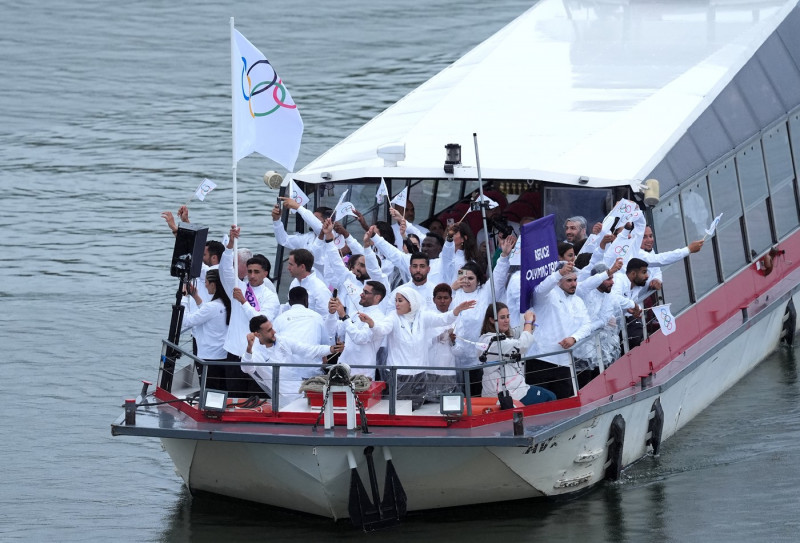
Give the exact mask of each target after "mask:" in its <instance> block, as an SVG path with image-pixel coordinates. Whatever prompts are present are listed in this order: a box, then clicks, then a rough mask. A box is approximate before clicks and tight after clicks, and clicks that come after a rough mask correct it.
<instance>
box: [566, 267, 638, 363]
mask: <svg viewBox="0 0 800 543" xmlns="http://www.w3.org/2000/svg"><path fill="white" fill-rule="evenodd" d="M621 269H622V259H621V258H618V259H616V261H614V265H613V266H612V267H611V268H608V267H607V266H606V265H605V264H603V263H600V264H597V265H596V266H595V267H594V268H592V270H591V272H590V273H591V275H590V277H587V278H586V279H584V280H581V281H579V282H578V290H577V294H578V296H580V297H581V299H582V300H583V302H584V304H585V305H586V311H587V312H588V313H589V319H590V320H591V322H592V332H594V333H595V335H596V338H594V340H592V341H590V342H587V343H585V344H584V345H582V346H581V347H580V348H579V349H576V353H577V354H576V356H577V357H578V358H579V359H583V360H587V361H588V362H589V369H590V370H592V371H593V372H595V375H596V374H597V373H598V371H597V370H598V368H599V365H598V354H597V345H598V343H597V342H598V341H599V345H600V348H601V357H602V360H603V365H604V366H605V367H608V366H609V365H611V363H612V362H614V361H615V360H616V359H617V358H619V355H620V344H619V322H620V321H621V319H620V317H622V316H623V315H628V314H630V315H635V316H636V317H638V316H640V315H641V308H640V307H639V306H638V305H637V304H636V302H635V301H633V300H631V299H629V298H625V297H623V296H620V295H619V294H617V293H612V292H611V289H612V287H613V286H614V275H615V274H616V273H617V272H618V271H619V270H621Z"/></svg>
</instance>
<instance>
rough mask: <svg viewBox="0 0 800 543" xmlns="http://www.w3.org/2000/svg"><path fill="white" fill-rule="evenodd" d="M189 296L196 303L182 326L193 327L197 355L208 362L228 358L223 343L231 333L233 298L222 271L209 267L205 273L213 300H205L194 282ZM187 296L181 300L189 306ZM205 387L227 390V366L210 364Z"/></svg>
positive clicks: (206, 288)
mask: <svg viewBox="0 0 800 543" xmlns="http://www.w3.org/2000/svg"><path fill="white" fill-rule="evenodd" d="M188 290H189V296H191V297H192V298H193V299H194V301H195V304H193V306H189V307H188V311H187V313H186V314H185V315H184V317H183V327H184V328H185V329H186V328H191V329H192V336H194V339H195V342H196V343H197V356H198V357H199V358H202V359H203V360H205V361H206V362H217V361H225V360H227V357H228V353H227V351H225V347H224V346H223V344H224V343H225V337H226V336H227V334H228V323H229V322H230V320H231V300H230V298H228V294H227V293H226V292H225V289H224V288H223V287H222V282H221V281H220V279H219V271H218V270H216V269H214V270H208V271H207V272H206V274H205V280H204V289H203V290H204V292H207V293H208V294H209V295H210V297H211V299H210V300H207V301H203V299H202V297H201V295H200V292H199V291H200V289H199V288H195V287H194V286H193V285H191V284H190V285H188ZM187 302H188V301H187V299H186V297H184V298H183V300H182V301H181V303H182V304H184V305H187V306H188V303H187ZM195 367H196V368H197V373H198V376H201V377H202V366H201V365H200V364H198V363H195ZM206 377H207V380H206V387H208V388H213V389H216V390H227V388H226V383H225V366H215V365H213V364H209V365H208V372H207V375H206Z"/></svg>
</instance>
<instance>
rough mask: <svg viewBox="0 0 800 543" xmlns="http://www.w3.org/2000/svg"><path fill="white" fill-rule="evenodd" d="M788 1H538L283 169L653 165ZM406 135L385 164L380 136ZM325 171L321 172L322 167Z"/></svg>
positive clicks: (510, 171) (614, 179) (375, 171)
mask: <svg viewBox="0 0 800 543" xmlns="http://www.w3.org/2000/svg"><path fill="white" fill-rule="evenodd" d="M796 3H797V0H785V1H776V0H761V1H758V0H711V1H700V0H684V1H674V0H673V1H668V0H665V1H662V2H657V1H653V0H649V1H644V2H640V1H636V0H627V1H625V0H616V1H614V0H605V1H601V0H597V1H594V2H588V1H575V0H542V1H541V2H539V3H538V4H536V5H535V6H534V7H533V8H531V9H530V10H528V11H527V12H526V13H524V14H523V15H522V16H520V17H519V18H517V19H516V20H515V21H513V22H512V23H511V24H509V25H508V26H506V27H505V28H503V29H502V30H500V31H499V32H498V33H496V34H495V35H494V36H492V37H491V38H489V39H488V40H486V41H485V42H483V43H482V44H480V45H479V46H477V47H476V48H475V49H473V50H472V51H470V52H469V53H468V54H466V55H465V56H464V57H462V58H461V59H459V60H458V61H457V62H455V63H454V64H453V65H451V66H449V67H448V68H446V69H445V70H443V71H442V72H440V73H439V74H437V75H436V76H435V77H433V78H432V79H430V80H429V81H427V82H426V83H424V84H423V85H421V86H420V87H418V88H417V89H416V90H414V91H412V92H411V93H410V94H408V95H407V96H406V97H404V98H403V99H402V100H400V101H399V102H398V103H396V104H394V105H393V106H391V107H389V108H388V109H387V110H386V111H384V112H383V113H382V114H380V115H378V116H377V117H375V118H374V119H373V120H372V121H370V122H369V123H367V124H366V125H365V126H363V127H362V128H361V129H359V130H357V131H356V132H354V133H353V134H352V135H350V136H349V137H348V138H346V139H345V140H343V141H342V142H340V143H339V144H338V145H336V146H334V147H333V148H332V149H330V150H329V151H328V152H326V153H325V154H323V155H322V156H320V157H319V158H317V159H316V160H314V161H313V162H311V163H310V164H309V165H308V166H306V167H305V168H303V169H302V170H301V171H299V172H297V173H295V174H293V176H294V178H295V179H297V180H301V181H306V182H311V183H319V182H324V181H326V180H332V181H343V180H347V179H356V178H361V177H390V178H446V177H450V176H448V175H446V174H445V173H444V170H443V165H444V160H445V149H444V145H445V144H447V143H459V144H461V146H462V162H463V166H462V167H456V168H455V175H454V176H455V177H456V178H467V179H470V178H472V179H474V178H477V171H476V168H475V167H474V166H475V153H474V147H473V133H477V136H478V144H479V151H480V163H481V164H480V165H481V173H482V176H483V178H486V179H539V180H546V181H554V182H560V183H576V182H577V180H578V178H579V177H581V176H585V177H588V178H589V186H595V187H598V186H611V185H620V184H629V183H634V182H635V181H637V180H641V179H642V178H643V177H644V176H646V175H647V174H648V173H649V172H651V171H652V170H653V168H654V167H655V165H656V164H658V162H659V161H660V160H661V159H662V158H663V157H664V156H665V154H666V153H667V152H668V151H669V149H670V148H671V147H672V146H673V145H674V144H675V142H676V141H677V140H678V139H679V138H680V137H681V135H682V134H683V133H684V132H686V130H687V128H688V127H689V126H690V125H691V123H692V122H693V121H694V120H695V119H696V118H697V117H698V116H699V115H700V114H701V113H702V111H703V110H704V109H705V108H707V107H708V106H709V104H710V103H711V102H712V101H713V100H714V98H715V97H716V96H717V94H718V93H719V92H720V91H721V90H722V89H723V88H724V87H725V85H726V84H727V83H728V82H730V81H731V79H732V78H733V76H734V75H735V74H736V73H737V71H738V70H739V69H740V68H741V67H742V66H743V65H744V64H745V63H746V62H747V60H748V59H749V58H750V57H751V56H752V55H753V54H754V52H755V51H756V50H757V49H758V47H759V46H760V45H761V44H762V43H763V42H764V40H765V39H766V38H767V37H769V36H770V35H771V34H772V33H773V32H774V31H775V29H776V28H777V26H778V25H779V24H780V22H781V21H783V19H784V18H785V17H786V15H787V14H788V13H789V12H790V11H791V9H792V8H793V7H794V6H795V4H796ZM389 143H404V144H405V159H404V160H402V161H400V162H399V163H398V165H397V166H391V165H384V160H383V159H381V158H379V157H378V156H377V154H376V149H377V148H378V147H379V146H382V145H385V144H389ZM323 175H324V176H325V178H323Z"/></svg>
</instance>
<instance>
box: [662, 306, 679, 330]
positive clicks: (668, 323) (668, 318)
mask: <svg viewBox="0 0 800 543" xmlns="http://www.w3.org/2000/svg"><path fill="white" fill-rule="evenodd" d="M660 311H661V321H662V322H663V323H664V328H666V329H667V330H672V329H673V328H674V327H675V324H674V323H673V322H672V315H670V313H669V310H668V309H667V308H665V307H662V308H661V309H660Z"/></svg>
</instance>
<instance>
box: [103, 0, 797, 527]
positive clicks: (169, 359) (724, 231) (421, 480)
mask: <svg viewBox="0 0 800 543" xmlns="http://www.w3.org/2000/svg"><path fill="white" fill-rule="evenodd" d="M796 4H797V3H796V2H795V1H788V2H780V1H762V2H758V1H751V2H741V1H736V2H725V1H717V2H708V3H702V4H700V5H698V4H697V3H693V2H659V3H653V2H641V3H640V2H602V3H586V2H577V1H576V2H572V1H554V0H553V1H551V0H543V1H542V2H539V3H538V4H536V5H535V6H534V7H533V8H531V9H530V10H529V11H528V12H526V13H525V14H523V15H522V16H521V17H519V18H518V19H516V20H515V21H514V22H512V23H511V24H509V25H508V26H507V27H505V28H504V29H502V30H501V31H500V32H498V33H497V34H495V35H494V36H493V37H491V38H489V39H488V40H486V41H485V42H484V43H482V44H481V45H479V46H478V47H476V48H475V49H473V50H472V51H470V52H469V53H468V54H466V55H465V56H464V57H463V58H461V59H460V60H459V61H457V62H456V63H454V64H453V65H452V66H450V67H448V68H447V69H445V70H443V71H442V72H441V73H440V74H438V75H437V76H435V77H433V78H432V79H431V80H429V81H428V82H426V83H424V84H423V85H421V86H420V87H419V88H418V89H416V90H415V91H413V92H411V93H410V94H409V95H408V96H406V97H405V98H403V99H402V100H400V101H399V102H398V103H396V104H395V105H393V106H392V107H390V108H389V109H387V110H386V111H385V112H383V113H382V114H380V115H379V116H377V117H376V118H375V119H373V120H372V121H370V122H369V123H367V124H366V125H365V126H364V127H363V128H361V129H360V130H358V131H356V132H355V133H354V134H352V135H351V136H349V137H348V138H346V139H345V140H343V141H342V142H341V143H339V144H338V145H336V146H335V147H333V148H332V149H331V150H329V151H328V152H327V153H325V154H323V155H322V156H320V157H319V158H318V159H316V160H314V161H313V162H312V163H311V164H309V165H308V166H306V167H305V168H303V169H301V170H300V171H299V172H296V173H293V174H290V177H291V179H290V180H289V179H287V181H286V182H284V187H283V188H282V192H283V194H287V193H288V191H289V190H290V187H293V186H295V185H296V186H298V187H299V188H300V189H301V190H302V191H303V192H304V193H306V194H309V195H311V200H312V204H313V206H314V207H318V206H321V205H327V206H330V207H335V205H336V204H337V202H339V201H340V196H341V195H342V194H343V193H344V192H345V191H348V198H349V201H350V202H351V203H352V204H353V205H354V206H355V208H356V209H358V210H360V211H361V212H362V213H363V214H364V215H365V216H366V217H370V218H372V219H373V220H376V219H389V217H388V211H387V206H386V205H385V204H376V203H375V200H374V199H373V198H374V196H375V193H376V190H377V189H378V188H379V187H380V186H381V182H382V181H383V182H385V183H386V186H387V189H388V192H389V193H390V195H396V194H398V193H400V192H401V191H402V190H404V189H405V191H406V192H405V194H406V198H407V200H409V201H411V202H413V203H414V206H415V209H416V215H417V217H418V218H421V219H422V220H420V221H419V222H420V223H421V224H422V225H423V226H429V227H432V226H433V224H434V223H435V222H436V221H437V220H439V221H441V223H446V221H447V218H453V219H454V220H456V221H458V219H459V218H461V217H464V218H465V219H464V220H465V222H472V224H473V226H474V229H475V230H478V229H480V228H481V227H482V224H481V222H480V221H479V220H476V219H475V218H477V217H480V215H481V211H473V212H472V213H469V209H470V205H471V203H470V202H472V201H474V197H473V196H472V194H473V193H475V192H476V191H478V192H481V193H482V192H483V191H484V190H485V191H486V192H487V193H488V192H489V191H491V194H495V195H499V196H502V199H503V200H505V202H504V203H503V204H502V205H500V206H499V207H500V209H501V210H502V212H503V215H502V216H503V218H505V219H506V221H507V223H508V222H510V223H511V224H512V228H516V226H514V223H519V222H522V219H524V218H525V217H526V216H531V217H536V218H538V217H545V216H548V215H554V216H555V224H556V227H557V228H560V227H561V225H562V224H564V222H565V221H566V219H568V218H571V217H574V216H576V215H582V216H585V217H587V218H589V219H591V221H595V220H596V221H601V220H602V219H603V218H604V217H606V216H608V215H609V213H610V212H612V210H614V209H616V208H615V204H616V203H617V202H619V201H620V200H621V199H624V200H625V201H626V202H630V203H631V204H632V205H638V208H639V210H640V211H641V213H642V214H643V216H644V218H645V219H646V222H647V224H649V225H650V227H651V229H652V232H653V234H654V236H655V240H656V243H657V250H660V251H662V252H666V251H668V250H671V249H676V248H680V247H684V246H686V245H687V244H689V243H691V242H692V241H694V240H697V239H700V238H707V239H706V241H705V246H704V248H703V250H701V251H699V252H697V253H693V254H691V255H690V256H689V257H688V258H685V259H681V260H679V261H677V262H674V263H672V264H669V265H665V266H663V267H662V270H661V271H662V273H663V287H662V288H661V289H660V290H659V293H658V294H657V296H658V298H659V299H658V301H657V304H658V305H661V306H663V305H665V304H670V309H671V314H672V315H674V316H675V320H674V325H673V328H672V329H670V330H669V332H670V333H669V334H665V332H667V331H668V330H666V329H664V326H662V327H661V328H662V329H661V330H658V331H655V332H652V331H651V332H652V333H650V334H648V335H647V337H646V338H645V339H644V340H643V341H642V342H641V344H640V345H639V346H636V347H632V346H631V345H628V348H627V349H623V350H624V354H621V356H620V357H619V358H618V359H617V360H616V361H614V362H613V363H612V364H610V365H607V367H606V365H604V364H601V369H602V371H601V372H599V375H598V376H597V377H595V378H594V379H592V380H591V381H590V382H588V383H582V382H579V380H578V378H577V374H578V370H579V369H580V368H579V367H576V363H575V360H576V359H578V358H580V357H579V356H577V354H576V353H578V352H579V351H578V349H580V348H581V345H576V346H575V347H572V348H570V349H567V350H565V351H564V352H563V353H561V355H562V356H566V357H567V358H568V359H569V363H568V365H566V366H563V367H562V370H563V371H560V373H558V372H557V373H558V375H557V376H556V377H557V378H558V379H562V380H563V381H564V384H565V386H567V387H568V389H569V391H570V392H569V394H560V395H559V398H558V399H557V400H555V401H551V402H546V403H539V404H535V405H527V406H519V405H517V406H515V407H514V408H512V409H501V408H500V406H498V405H497V401H496V397H494V398H478V397H473V396H472V395H471V393H470V387H469V386H467V387H465V390H464V394H463V395H461V396H460V395H458V394H445V395H443V396H442V398H441V401H440V403H430V402H429V403H424V404H422V405H421V406H420V407H418V408H415V406H414V405H413V404H412V402H411V401H409V400H406V399H403V398H400V397H398V395H397V386H396V379H397V373H396V372H397V369H398V368H397V367H390V368H388V372H387V374H386V375H385V377H386V378H385V381H380V382H374V383H373V384H372V385H371V386H370V388H368V389H366V390H364V391H361V392H358V393H356V394H353V393H352V392H351V391H352V388H351V384H350V383H349V382H348V379H347V377H346V376H342V378H341V381H339V383H338V384H337V382H336V381H334V380H332V382H331V383H329V384H330V386H331V387H339V388H332V389H331V390H328V392H330V395H329V396H327V398H326V393H325V392H322V393H316V394H315V393H308V394H307V397H302V398H299V399H297V400H294V401H292V402H289V403H286V404H283V403H281V401H280V398H279V397H278V396H279V395H278V394H275V395H273V398H272V399H271V400H270V401H269V402H266V403H262V404H260V405H249V404H245V405H243V404H242V402H236V401H235V400H232V399H231V398H228V397H227V395H226V394H225V392H224V391H217V390H214V389H209V387H208V386H206V380H207V377H208V375H207V369H205V370H204V372H203V373H202V374H201V378H200V379H198V375H197V373H196V371H195V367H194V366H195V364H194V363H195V362H197V363H198V364H200V365H201V367H203V368H207V367H208V366H209V365H208V364H207V363H206V361H204V360H202V359H197V358H195V357H193V355H192V354H191V353H190V352H187V351H186V350H185V349H183V348H181V346H180V344H178V343H172V342H165V346H164V350H163V353H162V359H161V360H162V361H161V367H160V370H159V379H158V382H157V386H156V387H155V390H154V391H152V392H150V391H149V390H147V387H145V389H143V391H142V393H141V395H140V396H139V397H138V398H137V399H136V400H135V401H133V402H131V403H130V404H129V405H128V412H127V413H126V414H125V415H123V416H121V417H120V418H119V419H118V420H117V421H115V423H114V424H113V425H112V433H114V434H115V435H140V436H151V437H158V438H160V439H161V440H162V442H163V444H164V446H165V448H166V450H167V451H168V453H169V454H170V456H171V458H172V459H173V462H174V463H175V466H176V469H177V471H178V473H179V474H180V476H181V477H182V478H183V480H184V481H185V483H186V484H187V486H188V487H189V488H190V489H191V490H192V491H207V492H213V493H217V494H222V495H226V496H232V497H236V498H241V499H247V500H252V501H255V502H260V503H266V504H270V505H274V506H278V507H284V508H289V509H293V510H298V511H304V512H308V513H312V514H316V515H321V516H327V517H331V518H334V519H338V518H346V517H350V518H351V519H353V522H354V523H356V524H357V525H359V526H363V527H365V528H372V527H376V526H379V525H382V524H386V523H390V522H393V521H395V520H397V519H399V518H401V517H402V515H403V514H404V513H405V511H406V510H424V509H434V508H441V507H451V506H458V505H466V504H474V503H486V502H493V501H502V500H513V499H523V498H532V497H542V496H560V495H566V494H570V493H574V492H581V491H584V490H586V489H587V488H590V487H591V486H592V485H595V484H597V483H599V482H601V481H603V480H605V479H610V480H613V479H616V478H618V477H619V476H620V472H621V470H622V468H623V467H624V466H627V465H629V464H631V463H633V462H635V461H636V460H638V459H639V458H641V457H642V456H644V455H646V454H649V453H657V452H658V450H659V448H660V447H661V444H662V443H663V441H664V440H665V439H667V438H668V437H670V436H671V435H673V434H674V433H675V432H676V431H677V430H678V429H679V428H681V427H682V426H683V425H684V424H686V423H687V422H688V421H690V420H691V419H692V418H693V417H694V416H695V415H697V414H698V413H699V412H700V411H702V410H703V409H704V408H705V407H706V406H707V405H709V404H710V403H711V402H712V401H713V400H714V399H715V398H717V397H718V396H719V395H720V394H722V393H723V392H724V391H726V390H727V389H728V388H730V387H731V386H732V385H733V384H734V383H736V382H737V381H738V380H739V379H741V378H742V377H743V376H744V375H746V374H747V373H748V372H749V371H750V370H751V369H752V368H753V367H754V366H755V365H756V364H758V362H759V361H761V360H762V359H763V358H764V357H765V356H767V355H768V354H769V353H770V352H772V351H773V350H774V349H775V348H776V347H777V346H778V344H779V342H780V341H781V340H782V339H783V340H785V341H787V342H789V343H791V341H792V339H793V337H794V333H795V331H796V319H795V309H794V308H795V302H794V299H795V298H797V296H798V285H799V284H800V270H798V267H797V266H796V264H795V257H794V255H796V254H798V251H800V233H798V225H800V219H799V218H798V217H799V215H798V210H799V209H800V206H798V187H797V177H798V176H797V166H796V164H797V156H799V155H798V153H800V140H798V139H797V134H798V133H800V84H798V83H800V39H798V38H797V36H800V32H799V31H800V9H798V8H797V5H796ZM473 134H477V137H478V139H479V141H480V155H479V156H480V164H478V160H477V158H478V155H477V154H476V153H473V152H472V149H473V142H474V137H473ZM475 148H476V149H477V146H475ZM473 156H474V158H470V157H473ZM479 166H480V167H479ZM645 180H658V182H657V183H654V182H652V181H647V182H646V181H645ZM498 199H500V198H499V197H498ZM472 205H474V204H472ZM484 211H486V210H485V209H484ZM715 218H718V221H715V220H714V219H715ZM287 220H288V216H287V214H286V213H284V216H283V221H284V224H287V225H289V227H290V229H291V226H293V225H292V224H289V223H288V222H287ZM591 221H590V222H591ZM344 222H345V226H346V227H347V228H348V230H350V231H351V233H352V234H353V235H354V236H355V237H356V238H357V239H358V238H359V237H360V234H361V233H362V232H361V231H360V230H359V226H358V223H357V222H356V221H350V222H348V221H344ZM623 222H625V221H623ZM495 224H498V223H495ZM499 224H500V226H501V227H502V223H499ZM710 224H713V225H714V226H713V227H711V228H709V225H710ZM298 228H302V224H300V223H299V221H298ZM709 230H711V233H706V232H707V231H709ZM486 237H487V239H489V243H491V239H490V238H491V236H486ZM525 240H526V238H525V235H524V233H523V243H525ZM193 241H194V242H195V243H196V241H197V240H193ZM201 247H202V244H201ZM523 249H524V246H523ZM636 249H638V247H636ZM201 250H202V249H201ZM184 252H185V250H184V249H182V250H176V254H177V255H178V256H180V255H182V254H183V253H184ZM190 252H191V251H190ZM196 260H197V258H195V261H196ZM277 262H284V255H283V251H282V249H280V248H279V251H278V254H277V255H276V263H277ZM284 264H285V262H284ZM173 267H174V266H173ZM276 267H278V266H276ZM523 271H524V267H523ZM178 275H180V274H178ZM188 275H190V274H188V272H187V274H186V277H185V278H184V277H182V278H181V282H183V281H184V279H188V278H189V277H188ZM522 275H523V277H524V276H525V274H524V273H523V274H522ZM274 276H275V277H276V279H278V280H280V286H279V292H283V291H285V290H286V286H287V285H288V282H289V281H288V280H286V278H285V276H286V271H285V266H283V269H279V270H277V273H275V274H274ZM192 277H193V276H192ZM179 290H180V289H179ZM798 301H800V300H798ZM176 305H178V304H176ZM176 327H177V329H179V328H180V322H179V319H178V322H175V321H174V322H173V326H172V328H173V330H172V331H173V332H174V331H175V329H176ZM645 330H647V326H645ZM596 335H597V334H595V336H593V337H590V338H587V339H586V340H584V341H583V345H593V343H592V342H593V341H594V337H596ZM534 336H536V332H534ZM170 337H171V338H174V336H173V335H171V336H170ZM624 339H625V338H623V343H624ZM547 354H553V353H544V352H537V353H535V356H531V357H530V358H532V359H533V358H537V359H538V358H542V357H544V356H545V355H547ZM181 355H182V356H181ZM179 360H183V361H185V362H186V364H185V365H182V366H181V364H179V363H178V362H179ZM503 363H507V364H513V363H515V362H514V361H510V360H507V361H505V362H503ZM503 363H500V362H498V363H495V364H496V365H500V364H503ZM231 365H238V363H231ZM267 365H269V364H267ZM314 365H315V361H313V360H309V362H308V366H314ZM417 365H418V363H417V361H415V360H409V361H407V364H406V367H410V368H412V369H414V368H415V367H416V366H417ZM376 367H377V364H376V363H374V361H372V360H364V363H363V365H354V366H353V368H352V369H354V370H358V369H364V370H372V371H374V369H375V368H376ZM483 367H484V366H483V365H481V364H479V363H478V362H477V360H476V363H475V365H474V367H461V368H458V369H453V368H447V367H442V368H439V369H440V370H441V371H444V372H451V373H452V374H453V376H454V377H457V378H459V379H460V380H461V381H462V382H469V370H470V369H481V368H483ZM418 369H419V370H420V371H424V370H430V369H431V368H430V366H422V367H419V368H418ZM281 375H282V372H281V371H280V367H279V366H275V368H274V370H273V377H272V379H273V381H272V384H273V386H272V390H279V389H280V384H279V382H280V379H281ZM540 384H543V385H544V386H547V383H540ZM384 387H385V389H384ZM237 404H238V406H237ZM359 406H360V407H361V409H359Z"/></svg>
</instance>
